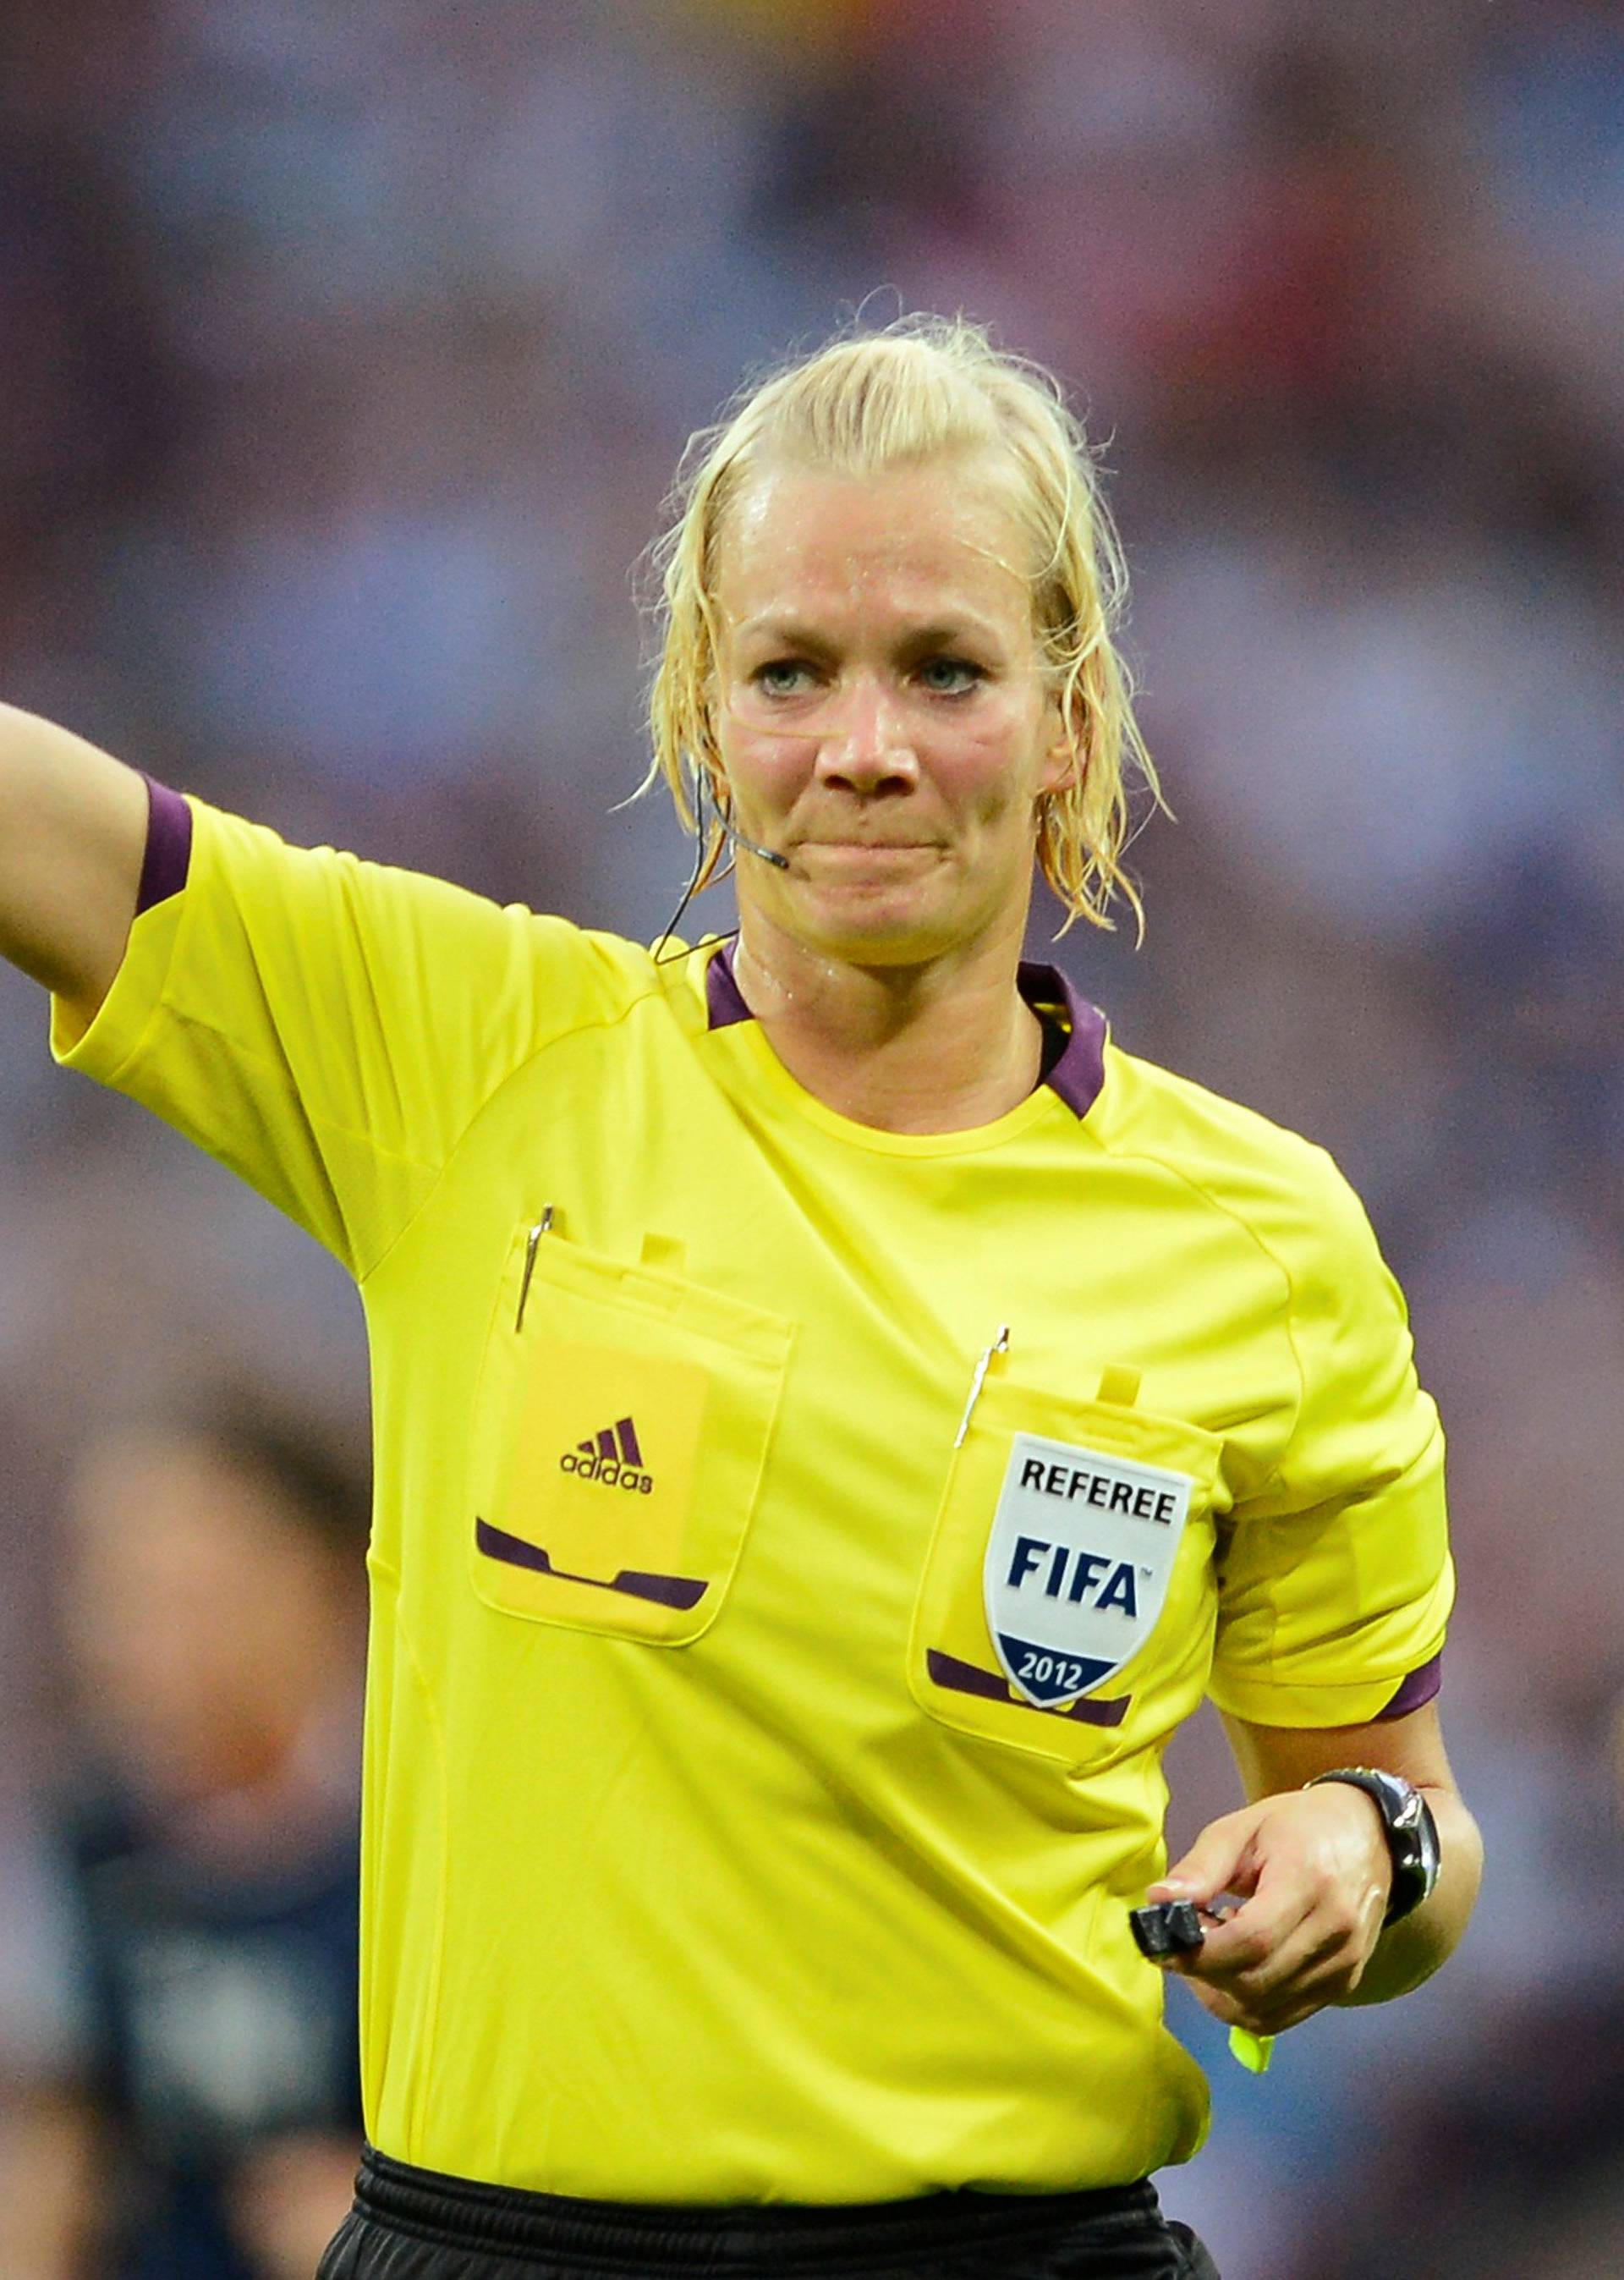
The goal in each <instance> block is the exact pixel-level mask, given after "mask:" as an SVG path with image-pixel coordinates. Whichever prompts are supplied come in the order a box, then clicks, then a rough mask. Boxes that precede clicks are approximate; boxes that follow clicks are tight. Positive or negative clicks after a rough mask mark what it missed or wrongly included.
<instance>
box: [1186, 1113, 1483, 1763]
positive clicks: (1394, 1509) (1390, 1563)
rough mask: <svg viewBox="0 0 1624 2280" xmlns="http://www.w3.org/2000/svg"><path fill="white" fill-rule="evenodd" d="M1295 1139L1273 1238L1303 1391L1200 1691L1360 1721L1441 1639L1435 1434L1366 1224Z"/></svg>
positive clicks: (1231, 1530)
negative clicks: (1294, 1205) (1291, 1172)
mask: <svg viewBox="0 0 1624 2280" xmlns="http://www.w3.org/2000/svg"><path fill="white" fill-rule="evenodd" d="M1308 1155H1309V1157H1310V1159H1311V1171H1310V1191H1309V1192H1308V1193H1307V1194H1306V1195H1305V1197H1304V1198H1302V1200H1303V1202H1304V1203H1305V1204H1306V1205H1307V1206H1308V1208H1307V1209H1306V1210H1305V1211H1294V1212H1293V1213H1290V1214H1289V1221H1290V1222H1291V1223H1289V1224H1288V1225H1287V1226H1285V1227H1283V1228H1282V1229H1281V1230H1279V1231H1278V1237H1277V1240H1276V1241H1274V1243H1272V1244H1271V1248H1274V1250H1275V1251H1276V1254H1277V1256H1279V1257H1280V1258H1281V1261H1282V1264H1283V1265H1284V1266H1285V1267H1286V1270H1287V1275H1288V1279H1289V1286H1290V1297H1289V1334H1290V1338H1291V1343H1292V1347H1293V1351H1294V1352H1295V1355H1296V1358H1297V1368H1298V1372H1299V1375H1300V1380H1301V1397H1300V1402H1299V1406H1298V1409H1297V1416H1296V1419H1295V1422H1294V1425H1293V1429H1292V1431H1291V1434H1290V1437H1289V1441H1288V1442H1287V1444H1286V1446H1285V1448H1284V1450H1283V1452H1282V1454H1281V1458H1280V1460H1279V1462H1278V1464H1277V1466H1276V1467H1275V1468H1274V1472H1273V1473H1272V1474H1271V1475H1269V1477H1268V1478H1267V1479H1266V1481H1265V1482H1264V1483H1263V1484H1262V1486H1261V1488H1260V1489H1259V1490H1258V1492H1257V1493H1256V1494H1255V1495H1253V1496H1251V1497H1250V1498H1247V1499H1245V1500H1244V1501H1243V1502H1241V1503H1239V1504H1237V1505H1236V1506H1235V1509H1234V1511H1233V1513H1232V1514H1230V1515H1229V1518H1228V1521H1227V1523H1226V1526H1225V1529H1224V1531H1223V1535H1222V1539H1221V1541H1220V1567H1219V1619H1218V1635H1217V1643H1216V1648H1215V1653H1214V1660H1213V1667H1212V1680H1211V1692H1212V1698H1213V1699H1214V1701H1215V1702H1216V1703H1217V1704H1218V1705H1219V1706H1220V1709H1222V1710H1225V1711H1228V1713H1230V1714H1232V1715H1234V1716H1235V1717H1239V1718H1243V1719H1246V1720H1248V1721H1250V1722H1254V1723H1256V1724H1259V1725H1271V1726H1298V1727H1325V1726H1343V1725H1362V1724H1365V1723H1366V1722H1369V1721H1370V1720H1372V1719H1375V1718H1378V1717H1380V1716H1381V1715H1382V1713H1383V1712H1384V1711H1385V1710H1386V1709H1387V1708H1388V1707H1389V1705H1390V1704H1391V1703H1392V1702H1393V1700H1394V1698H1395V1697H1396V1696H1397V1694H1398V1693H1399V1691H1400V1689H1401V1688H1403V1687H1404V1686H1405V1682H1406V1681H1407V1680H1409V1679H1410V1678H1411V1677H1412V1675H1414V1674H1416V1673H1417V1672H1420V1671H1421V1670H1422V1669H1423V1668H1424V1667H1425V1666H1427V1665H1428V1664H1429V1663H1431V1662H1433V1661H1434V1660H1435V1658H1436V1657H1437V1655H1438V1654H1439V1652H1440V1651H1441V1649H1442V1647H1443V1636H1444V1630H1445V1627H1446V1625H1447V1621H1448V1617H1449V1611H1450V1606H1451V1601H1452V1598H1453V1592H1454V1576H1453V1570H1452V1568H1451V1562H1450V1555H1449V1544H1448V1529H1447V1523H1446V1519H1445V1507H1444V1491H1443V1429H1442V1428H1441V1426H1440V1424H1439V1421H1438V1414H1437V1411H1436V1409H1435V1406H1433V1403H1432V1401H1431V1400H1430V1399H1429V1398H1428V1395H1427V1394H1425V1393H1424V1392H1423V1391H1422V1390H1421V1388H1420V1385H1419V1383H1417V1380H1416V1374H1415V1367H1414V1360H1413V1351H1412V1341H1411V1337H1410V1330H1409V1323H1408V1317H1407V1314H1406V1312H1405V1303H1404V1298H1403V1297H1402V1294H1401V1293H1400V1291H1399V1289H1398V1286H1397V1283H1395V1281H1394V1280H1393V1277H1392V1275H1390V1274H1389V1272H1388V1269H1387V1267H1385V1265H1384V1264H1383V1262H1382V1257H1381V1254H1380V1252H1379V1251H1378V1249H1377V1247H1376V1241H1375V1237H1374V1234H1373V1233H1372V1231H1371V1228H1370V1224H1369V1221H1368V1220H1367V1219H1366V1216H1365V1213H1364V1212H1363V1210H1362V1209H1361V1207H1360V1205H1359V1204H1358V1199H1357V1198H1355V1197H1354V1195H1353V1194H1352V1192H1351V1190H1350V1189H1349V1188H1348V1186H1347V1184H1346V1182H1344V1181H1343V1179H1342V1177H1341V1175H1339V1174H1338V1173H1337V1172H1336V1171H1335V1167H1333V1166H1332V1165H1331V1163H1330V1161H1329V1159H1328V1158H1327V1157H1325V1156H1324V1155H1323V1154H1322V1153H1321V1152H1320V1151H1318V1150H1313V1151H1311V1152H1308Z"/></svg>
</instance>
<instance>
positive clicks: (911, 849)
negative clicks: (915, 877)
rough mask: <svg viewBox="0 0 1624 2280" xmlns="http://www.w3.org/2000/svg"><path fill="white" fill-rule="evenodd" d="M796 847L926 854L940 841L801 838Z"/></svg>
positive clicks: (843, 852)
mask: <svg viewBox="0 0 1624 2280" xmlns="http://www.w3.org/2000/svg"><path fill="white" fill-rule="evenodd" d="M939 844H940V842H939V841H937V840H935V839H802V840H798V841H797V846H798V847H803V848H806V847H816V848H818V849H820V851H822V852H823V853H825V854H836V855H912V854H922V853H924V854H927V853H929V852H930V851H932V850H934V849H935V848H936V847H937V846H938V845H939Z"/></svg>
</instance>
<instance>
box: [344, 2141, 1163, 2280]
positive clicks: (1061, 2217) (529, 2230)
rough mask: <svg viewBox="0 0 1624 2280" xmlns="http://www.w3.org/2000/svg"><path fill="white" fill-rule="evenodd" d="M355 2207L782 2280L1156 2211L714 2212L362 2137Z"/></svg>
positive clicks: (535, 2250)
mask: <svg viewBox="0 0 1624 2280" xmlns="http://www.w3.org/2000/svg"><path fill="white" fill-rule="evenodd" d="M355 2205H356V2208H357V2211H358V2213H359V2214H360V2215H363V2216H366V2217H369V2218H371V2219H373V2221H374V2222H379V2223H381V2224H384V2225H386V2226H389V2227H390V2228H392V2229H394V2230H396V2231H400V2232H404V2233H405V2234H406V2235H407V2236H408V2237H409V2238H414V2239H418V2240H422V2241H427V2242H429V2243H431V2244H433V2245H435V2246H440V2247H447V2248H463V2249H471V2250H472V2249H487V2250H496V2251H501V2250H506V2251H508V2252H509V2253H519V2254H520V2255H527V2256H532V2257H535V2258H538V2259H543V2260H545V2259H548V2258H551V2259H553V2260H556V2261H558V2262H559V2263H569V2264H572V2265H574V2266H577V2267H579V2268H581V2269H583V2270H586V2271H602V2272H604V2273H622V2274H633V2273H638V2274H648V2273H673V2274H681V2273H711V2274H717V2273H727V2272H729V2271H737V2272H740V2273H743V2272H748V2271H759V2270H760V2269H761V2268H763V2267H764V2266H766V2267H769V2268H771V2269H772V2270H773V2271H774V2273H775V2274H777V2275H779V2276H781V2280H791V2276H793V2280H808V2276H816V2275H827V2274H830V2273H837V2272H839V2271H840V2270H841V2269H842V2268H843V2267H846V2266H850V2267H851V2268H854V2269H858V2270H860V2269H861V2268H862V2266H863V2264H864V2263H865V2261H880V2262H882V2261H891V2260H899V2261H900V2260H905V2259H908V2258H911V2257H914V2256H930V2255H933V2254H935V2253H951V2254H954V2255H957V2256H965V2255H967V2254H969V2253H974V2251H975V2250H977V2249H986V2250H989V2251H990V2250H996V2249H1000V2248H1010V2247H1035V2246H1041V2245H1043V2244H1044V2243H1045V2242H1046V2241H1048V2240H1050V2239H1058V2240H1063V2239H1065V2238H1068V2237H1070V2236H1073V2235H1074V2234H1075V2232H1076V2230H1077V2229H1078V2227H1079V2226H1081V2225H1087V2224H1092V2223H1098V2224H1100V2225H1101V2226H1102V2227H1103V2228H1104V2230H1105V2231H1106V2232H1107V2233H1112V2232H1114V2231H1115V2230H1116V2229H1117V2227H1118V2226H1121V2227H1122V2228H1123V2229H1124V2230H1130V2231H1131V2230H1132V2229H1133V2228H1134V2227H1135V2226H1136V2225H1144V2224H1148V2223H1154V2222H1157V2221H1158V2214H1159V2211H1158V2201H1157V2198H1156V2190H1155V2188H1154V2186H1153V2185H1152V2184H1151V2183H1150V2181H1149V2179H1148V2178H1147V2179H1141V2180H1140V2181H1139V2182H1138V2183H1137V2184H1130V2185H1110V2186H1104V2187H1102V2188H1099V2189H1097V2190H1095V2191H1084V2192H1073V2193H980V2192H968V2191H965V2192H942V2193H929V2194H926V2195H924V2196H923V2197H921V2198H920V2199H917V2200H905V2201H866V2202H850V2203H840V2204H837V2205H835V2206H832V2207H821V2206H820V2207H812V2206H809V2205H805V2204H802V2203H796V2202H773V2203H769V2204H764V2205H761V2206H757V2205H754V2204H751V2205H749V2206H741V2207H708V2206H704V2207H686V2206H668V2205H666V2204H655V2203H650V2202H639V2201H597V2200H579V2199H573V2198H572V2197H570V2196H568V2195H566V2194H560V2193H535V2192H526V2191H520V2189H519V2188H517V2187H514V2186H509V2185H488V2184H479V2183H477V2182H475V2180H473V2178H470V2177H450V2176H443V2175H442V2174H441V2173H440V2172H438V2171H437V2170H434V2169H419V2168H415V2167H414V2166H413V2165H412V2163H411V2162H408V2161H395V2160H393V2159H391V2157H390V2156H389V2154H387V2153H377V2152H376V2151H375V2150H374V2149H373V2147H371V2146H368V2147H367V2148H366V2152H365V2153H363V2155H362V2157H361V2172H360V2176H358V2178H357V2180H356V2202H355Z"/></svg>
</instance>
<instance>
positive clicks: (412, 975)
mask: <svg viewBox="0 0 1624 2280" xmlns="http://www.w3.org/2000/svg"><path fill="white" fill-rule="evenodd" d="M165 797H166V799H167V800H168V801H169V802H171V803H173V801H174V798H175V796H174V795H173V794H170V795H166V796H165ZM186 805H187V809H188V811H189V815H190V818H191V822H192V831H191V834H190V843H189V848H188V849H186V850H185V851H184V854H183V856H182V858H181V860H180V861H179V863H177V862H176V859H175V856H174V846H175V840H174V835H173V828H172V829H171V831H170V833H169V836H168V840H167V848H168V852H167V853H166V855H165V860H164V864H163V866H162V867H161V868H162V869H163V870H164V871H165V872H166V873H167V875H165V876H162V877H160V878H159V879H158V882H157V896H158V898H157V899H156V900H152V901H151V902H150V907H146V908H143V909H142V910H141V912H140V913H139V915H138V916H137V917H136V919H135V923H134V925H133V927H132V928H131V931H130V936H129V941H128V944H127V948H126V951H125V954H124V959H123V961H122V964H121V965H120V967H119V972H118V974H117V975H116V976H115V978H114V981H113V983H112V988H111V990H109V992H108V995H107V997H106V998H105V1000H104V1003H103V1005H102V1006H101V1008H100V1010H99V1011H98V1013H96V1018H95V1020H94V1021H92V1022H91V1023H90V1025H89V1028H85V1029H84V1030H83V1031H82V1032H81V1031H80V1030H79V1029H78V1028H77V1026H76V1024H75V1022H74V1021H73V1015H72V1013H71V1011H70V1009H69V1008H68V1007H67V1006H65V1005H64V1004H62V1003H61V1002H60V1001H57V1002H55V1003H54V1004H53V1008H52V1024H51V1050H52V1051H53V1053H54V1054H55V1056H56V1058H57V1059H58V1060H59V1061H61V1062H62V1063H64V1064H65V1066H66V1067H71V1068H76V1069H81V1070H82V1071H84V1072H85V1073H86V1074H87V1075H90V1076H93V1077H96V1079H98V1080H99V1081H100V1082H103V1083H104V1084H107V1085H110V1086H112V1087H113V1088H114V1089H116V1090H119V1091H121V1092H125V1093H127V1094H128V1095H129V1096H130V1097H131V1098H133V1099H135V1100H138V1101H141V1102H142V1104H143V1105H145V1106H147V1107H149V1108H150V1109H152V1110H153V1111H155V1112H156V1113H157V1114H158V1115H159V1116H161V1117H163V1118H164V1119H165V1121H167V1122H168V1123H170V1124H173V1126H174V1127H175V1128H176V1129H177V1130H179V1131H181V1132H182V1133H184V1134H185V1135H186V1136H187V1137H188V1138H189V1139H191V1140H193V1141H195V1142H196V1143H197V1144H198V1145H199V1146H200V1147H203V1148H204V1149H206V1150H207V1151H208V1152H209V1153H210V1154H211V1155H212V1156H214V1157H217V1158H218V1159H219V1161H220V1162H222V1163H224V1164H226V1165H227V1167H229V1168H230V1169H231V1170H233V1171H235V1172H236V1173H237V1174H239V1175H241V1177H242V1178H243V1179H244V1180H246V1181H247V1182H249V1183H250V1185H251V1186H252V1187H254V1188H256V1189H258V1191H259V1192H260V1194H262V1195H264V1196H266V1198H268V1199H269V1200H270V1201H271V1202H272V1203H273V1204H274V1205H276V1206H277V1207H278V1208H279V1209H280V1210H281V1211H283V1212H285V1213H287V1214H288V1215H289V1218H291V1219H293V1220H295V1221H296V1222H297V1223H298V1224H299V1225H300V1226H301V1227H303V1228H304V1229H307V1230H308V1232H309V1233H311V1234H312V1235H313V1236H315V1237H316V1239H317V1240H318V1242H319V1243H321V1244H324V1245H325V1246H326V1247H327V1250H329V1251H331V1252H333V1253H334V1254H335V1256H336V1257H337V1258H338V1259H340V1260H341V1261H342V1262H343V1264H344V1265H345V1266H346V1267H348V1268H349V1269H350V1272H351V1273H352V1274H354V1275H357V1276H358V1277H362V1276H365V1275H366V1273H367V1272H368V1270H369V1268H370V1267H372V1266H373V1264H375V1262H376V1261H377V1259H379V1258H381V1255H382V1254H383V1252H385V1251H386V1250H387V1249H388V1248H389V1245H390V1244H391V1243H392V1242H393V1241H394V1239H395V1237H396V1235H397V1234H398V1233H399V1232H400V1231H401V1229H403V1228H404V1226H405V1225H406V1224H407V1222H408V1221H410V1220H411V1218H412V1215H413V1214H414V1213H415V1212H416V1211H417V1209H418V1207H419V1205H420V1203H421V1202H422V1201H423V1199H424V1198H425V1197H426V1196H427V1193H428V1191H429V1190H430V1188H431V1187H432V1186H433V1185H434V1183H435V1180H436V1179H437V1178H438V1175H439V1174H440V1172H441V1170H442V1168H443V1166H444V1165H445V1163H446V1161H447V1160H448V1159H449V1157H450V1154H451V1152H452V1151H453V1150H454V1149H455V1147H456V1145H457V1144H458V1139H459V1138H460V1137H461V1136H462V1134H463V1133H464V1132H465V1131H466V1128H467V1127H468V1126H469V1124H470V1123H471V1122H472V1121H473V1118H474V1117H475V1116H476V1115H477V1113H479V1110H480V1109H481V1106H482V1105H483V1104H484V1103H485V1102H486V1101H487V1100H488V1099H489V1098H490V1096H491V1095H492V1094H493V1093H494V1092H495V1091H496V1089H497V1088H498V1087H499V1086H500V1085H501V1084H502V1083H503V1082H504V1081H505V1080H506V1078H507V1077H508V1076H509V1075H511V1074H512V1071H513V1070H514V1069H515V1068H517V1067H519V1066H520V1063H521V1062H522V1061H523V1060H524V1059H526V1058H527V1056H528V1055H529V1054H530V1053H531V1052H533V1051H536V1050H538V1049H539V1047H540V1046H541V1045H543V1044H545V1043H546V1042H547V1041H548V1039H549V1038H550V1037H551V1036H558V1035H562V1034H563V1033H564V1032H565V1031H566V1030H567V1029H568V1028H570V1027H572V1026H573V1025H574V1024H576V1023H578V1022H580V1021H583V1020H588V1019H590V1018H592V1016H593V1014H594V1013H595V1011H597V1010H599V1009H598V1007H597V1003H596V1001H597V999H598V998H599V997H602V996H603V995H604V976H603V974H602V971H601V967H602V961H601V960H600V959H596V957H595V955H594V952H593V950H592V947H591V945H592V943H593V941H594V940H595V938H594V937H590V936H586V935H584V934H583V933H582V932H581V930H580V929H579V928H575V927H573V926H571V925H569V924H568V923H567V922H566V921H565V920H560V919H551V918H540V917H537V916H536V915H535V913H532V912H530V911H527V910H525V909H522V908H520V907H517V906H514V907H510V908H507V909H503V908H500V907H498V905H496V904H494V903H490V902H488V901H485V900H483V899H482V898H481V897H479V896H477V895H473V894H469V893H467V892H466V891H465V890H462V889H461V888H458V887H454V886H451V885H449V884H448V883H446V882H444V881H443V880H438V879H431V878H426V877H423V876H420V875H419V874H416V873H413V872H409V871H400V870H395V869H391V868H389V867H386V866H383V865H381V864H375V863H367V862H363V861H361V860H359V859H357V858H356V857H355V856H352V855H346V854H341V853H338V852H335V850H333V849H332V848H330V847H317V848H300V847H292V846H289V845H288V844H287V843H285V842H284V841H282V840H281V839H280V838H279V837H278V836H277V835H276V834H275V833H274V832H273V831H270V830H268V829H266V828H265V827H263V826H262V825H258V824H253V823H249V822H246V821H244V820H242V818H241V817H238V816H233V815H228V814H226V813H222V812H220V811H219V810H218V809H215V808H212V807H211V806H209V805H207V804H206V803H204V802H203V801H200V800H196V799H189V800H188V801H187V803H186ZM158 813H159V811H158V806H157V800H156V797H155V804H154V814H155V817H156V816H157V815H158ZM173 813H174V810H173V805H171V806H170V807H169V808H168V810H167V816H168V818H169V820H170V821H171V823H172V824H173ZM148 868H149V872H150V871H151V870H152V869H153V868H154V866H153V864H152V862H151V861H150V862H149V867H148ZM150 891H151V889H150V882H149V880H147V879H145V878H143V899H146V898H148V897H149V895H150Z"/></svg>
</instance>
